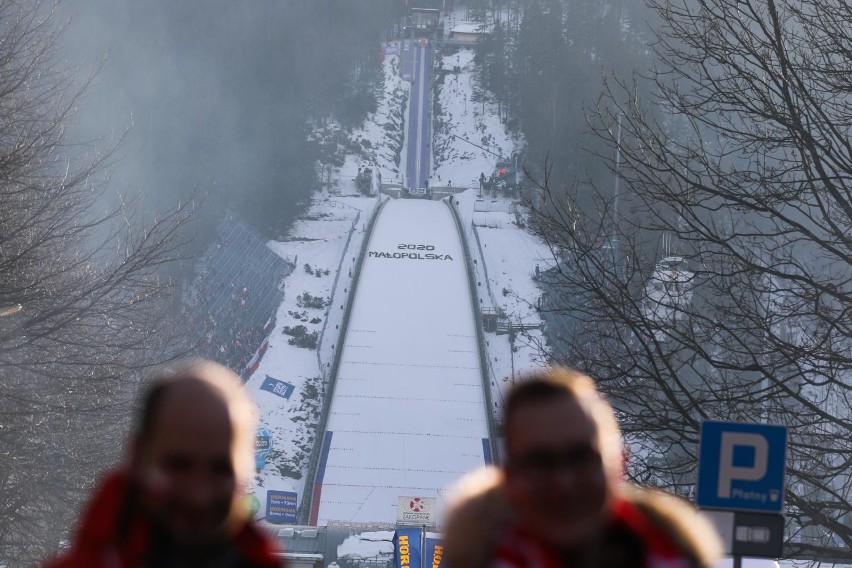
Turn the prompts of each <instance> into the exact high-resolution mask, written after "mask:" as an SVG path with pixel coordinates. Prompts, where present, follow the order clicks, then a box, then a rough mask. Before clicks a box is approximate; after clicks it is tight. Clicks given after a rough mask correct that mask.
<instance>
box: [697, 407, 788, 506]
mask: <svg viewBox="0 0 852 568" xmlns="http://www.w3.org/2000/svg"><path fill="white" fill-rule="evenodd" d="M786 453H787V429H786V428H785V427H783V426H774V425H770V424H746V423H736V422H714V421H708V422H704V423H703V424H702V425H701V443H700V447H699V451H698V488H697V489H698V490H697V491H696V498H695V503H696V505H698V506H699V507H701V508H705V509H727V510H734V511H754V512H764V513H781V512H782V511H783V509H784V470H785V461H786V460H785V458H786Z"/></svg>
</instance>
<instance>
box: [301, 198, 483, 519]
mask: <svg viewBox="0 0 852 568" xmlns="http://www.w3.org/2000/svg"><path fill="white" fill-rule="evenodd" d="M367 250H368V253H367V256H366V258H365V259H364V265H363V268H362V271H361V276H360V281H359V283H358V288H357V292H356V296H355V299H354V304H353V307H352V314H351V319H350V322H349V329H348V331H347V333H346V340H345V345H344V347H343V352H342V359H341V364H340V370H339V372H338V377H337V385H336V387H335V392H334V400H333V402H332V406H331V414H330V417H329V422H328V427H327V434H326V436H325V442H326V444H327V447H325V448H324V453H325V452H326V451H327V452H328V454H327V456H324V457H323V458H322V459H321V461H320V471H319V472H318V475H317V480H318V482H317V486H316V487H315V491H314V507H315V508H316V507H317V503H319V505H318V516H317V521H318V522H319V524H325V523H326V522H328V521H330V520H335V521H355V522H361V521H364V522H366V521H370V522H395V521H396V518H397V514H396V513H397V512H396V509H397V499H398V497H400V496H420V497H437V498H438V507H439V514H440V509H441V504H442V503H441V501H442V500H441V495H440V491H441V490H442V489H444V488H446V487H448V486H449V485H451V484H452V483H453V482H454V481H455V480H456V479H458V477H459V476H461V475H462V474H463V473H465V472H467V471H470V470H471V469H474V468H475V467H478V466H480V465H482V464H483V463H486V462H487V461H489V460H490V449H486V448H487V447H488V440H487V439H488V427H487V421H486V414H485V411H486V409H485V402H484V398H483V393H482V383H481V375H480V366H479V356H478V352H477V349H478V347H477V342H476V330H475V327H474V325H475V324H474V316H473V312H472V308H471V301H470V294H469V289H468V281H467V273H466V271H465V266H464V258H463V256H462V248H461V243H460V242H459V238H458V234H457V232H456V228H455V225H454V223H453V219H452V216H451V214H450V211H449V210H448V208H447V206H446V205H445V204H444V203H440V202H433V201H425V200H396V201H391V202H389V203H388V204H387V205H386V206H385V208H384V210H383V211H382V212H381V213H380V216H379V218H378V220H377V222H376V225H375V228H374V230H373V234H372V237H371V239H370V243H369V246H368V247H367ZM323 466H324V467H323Z"/></svg>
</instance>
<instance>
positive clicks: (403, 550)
mask: <svg viewBox="0 0 852 568" xmlns="http://www.w3.org/2000/svg"><path fill="white" fill-rule="evenodd" d="M422 538H423V529H419V528H411V529H397V531H396V536H394V537H393V560H394V566H395V568H421V566H422V564H421V562H420V556H421V554H422V548H421V546H420V540H421V539H422Z"/></svg>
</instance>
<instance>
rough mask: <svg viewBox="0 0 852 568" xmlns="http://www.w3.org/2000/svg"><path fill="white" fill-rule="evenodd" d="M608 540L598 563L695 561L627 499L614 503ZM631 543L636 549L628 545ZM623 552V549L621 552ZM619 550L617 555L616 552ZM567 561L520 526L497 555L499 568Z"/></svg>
mask: <svg viewBox="0 0 852 568" xmlns="http://www.w3.org/2000/svg"><path fill="white" fill-rule="evenodd" d="M606 532H607V538H605V540H604V542H605V543H606V544H605V545H604V550H602V551H601V554H603V555H605V558H598V559H597V560H596V562H599V563H604V562H605V563H606V564H607V565H614V566H623V565H625V563H627V565H630V566H644V567H645V568H691V567H693V566H695V563H694V560H693V559H692V558H690V556H689V555H688V554H685V553H684V552H683V551H681V550H679V548H678V546H677V545H676V544H675V543H674V541H672V540H671V538H670V537H669V536H668V535H666V534H665V533H664V532H663V531H662V530H661V529H660V528H659V527H657V526H655V525H654V524H653V522H652V521H651V519H650V518H648V517H647V516H646V515H645V513H643V512H642V511H641V510H640V509H639V508H638V507H637V506H636V505H634V504H633V503H631V502H629V501H626V500H621V499H619V500H617V501H616V502H615V503H614V504H613V511H612V518H611V519H610V521H609V524H608V529H607V531H606ZM629 542H632V543H633V544H634V546H632V547H631V546H625V544H626V543H629ZM619 549H620V550H619ZM616 551H617V552H616ZM565 562H566V559H565V558H563V557H561V556H560V555H559V554H558V553H557V551H555V550H553V549H552V548H551V547H549V546H547V545H546V544H544V543H542V542H541V541H539V540H538V539H537V538H536V537H535V536H534V535H532V534H530V533H529V532H527V531H525V530H524V529H523V528H521V527H520V526H518V525H517V524H510V525H509V526H507V527H506V528H505V529H504V530H503V532H502V535H501V537H500V540H499V544H498V546H497V550H496V552H495V554H494V561H493V566H494V567H496V568H563V567H564V566H565Z"/></svg>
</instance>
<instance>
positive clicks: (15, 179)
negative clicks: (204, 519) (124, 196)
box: [0, 0, 191, 566]
mask: <svg viewBox="0 0 852 568" xmlns="http://www.w3.org/2000/svg"><path fill="white" fill-rule="evenodd" d="M56 33H57V28H56V27H55V21H54V20H52V19H51V15H50V11H49V10H48V9H47V7H41V6H39V5H38V3H32V4H27V3H20V2H17V1H14V0H3V1H2V2H0V275H2V278H0V314H1V315H0V564H2V565H4V566H31V565H33V564H34V563H35V562H37V561H38V560H39V559H40V558H43V557H44V556H45V555H46V554H48V553H49V552H52V551H53V550H55V549H56V547H57V546H58V544H59V542H60V539H61V538H62V537H63V535H64V534H65V532H66V530H67V527H68V526H70V525H71V524H72V520H73V519H74V518H75V515H76V509H77V506H78V500H79V499H80V497H81V496H82V494H84V493H85V492H86V491H87V490H88V488H89V485H90V484H91V482H92V480H93V479H94V476H95V475H96V474H97V472H99V471H101V470H102V469H103V468H104V467H105V466H106V465H107V464H109V463H111V462H112V461H113V460H114V459H115V457H116V454H117V452H118V450H119V447H120V446H119V442H120V440H121V439H123V437H124V436H125V434H126V430H127V426H128V417H129V416H130V415H131V406H132V401H133V399H134V397H135V395H136V389H137V385H138V380H139V377H140V376H141V375H142V374H144V373H145V372H147V371H148V370H150V369H151V368H152V366H153V365H156V364H158V363H161V362H163V361H167V360H169V359H170V358H172V357H174V356H176V355H179V354H180V353H181V352H182V349H185V348H186V346H185V345H184V344H183V343H182V342H181V341H180V340H179V336H180V335H179V334H180V330H181V327H180V322H175V321H173V320H174V318H172V317H171V315H170V314H171V313H173V311H174V310H173V309H170V308H171V307H172V304H171V303H170V292H171V287H170V286H169V283H168V281H165V280H162V279H160V278H158V276H157V272H158V270H159V269H160V267H161V266H162V265H163V264H165V263H168V262H170V261H172V260H174V259H176V258H177V257H178V255H179V254H180V252H179V251H180V247H181V245H182V242H181V240H180V239H179V238H178V234H179V232H180V229H181V226H182V225H183V224H184V223H185V221H186V220H187V218H188V216H189V215H190V214H191V207H189V206H188V205H187V204H186V203H182V204H177V205H176V206H175V207H173V208H171V210H167V211H166V212H165V213H164V214H163V215H161V216H160V217H159V218H158V219H155V220H154V221H151V222H148V223H142V222H140V220H139V219H138V218H137V217H136V216H135V214H134V210H133V209H132V208H131V207H128V206H127V205H126V204H124V203H121V202H118V203H117V205H115V206H109V205H105V203H106V202H105V201H100V198H102V197H105V195H106V191H105V190H106V186H105V185H104V182H105V180H106V177H107V170H106V169H105V166H106V165H107V164H108V162H109V160H110V159H111V157H112V153H111V149H110V148H105V149H91V148H90V150H91V151H90V152H87V153H86V152H84V153H82V154H77V155H76V156H74V153H73V152H71V146H72V145H71V144H70V141H69V139H68V138H67V136H66V127H67V126H68V125H69V124H70V121H71V120H72V118H73V113H74V109H75V107H76V105H77V104H78V100H79V96H80V93H81V89H82V88H84V87H85V83H78V82H76V81H75V80H74V79H73V78H72V77H69V76H68V75H67V74H66V73H64V72H63V70H62V69H61V67H59V66H57V64H56V58H57V54H56V51H55V47H56V43H55V42H56V37H57V36H56Z"/></svg>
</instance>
